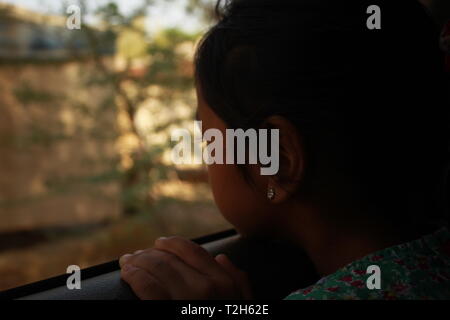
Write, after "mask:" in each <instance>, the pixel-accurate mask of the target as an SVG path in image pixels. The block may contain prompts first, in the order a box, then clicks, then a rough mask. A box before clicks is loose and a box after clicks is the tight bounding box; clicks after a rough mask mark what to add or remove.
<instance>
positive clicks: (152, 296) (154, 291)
mask: <svg viewBox="0 0 450 320" xmlns="http://www.w3.org/2000/svg"><path fill="white" fill-rule="evenodd" d="M121 277H122V279H123V280H124V281H125V282H126V283H128V284H129V285H130V287H131V289H133V291H134V293H135V294H136V295H137V296H138V297H139V299H142V300H167V299H170V295H169V294H168V292H167V291H166V290H165V289H164V288H163V286H161V283H160V282H159V281H158V280H157V279H155V278H154V277H153V276H152V275H150V274H149V273H148V272H146V271H145V270H142V269H140V268H136V267H135V266H133V265H130V264H125V265H124V266H123V268H122V270H121Z"/></svg>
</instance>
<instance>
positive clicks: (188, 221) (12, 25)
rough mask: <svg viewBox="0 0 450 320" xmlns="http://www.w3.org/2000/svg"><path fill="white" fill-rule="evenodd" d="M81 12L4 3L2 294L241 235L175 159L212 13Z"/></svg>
mask: <svg viewBox="0 0 450 320" xmlns="http://www.w3.org/2000/svg"><path fill="white" fill-rule="evenodd" d="M63 3H64V4H63ZM73 3H74V4H71V1H68V2H59V1H58V2H57V1H50V0H48V1H41V0H26V1H24V0H8V1H5V0H2V1H0V95H1V101H2V102H1V105H0V154H1V157H0V275H1V277H0V290H5V289H8V288H12V287H16V286H19V285H23V284H26V283H30V282H34V281H37V280H41V279H44V278H48V277H51V276H54V275H57V274H62V273H66V269H67V267H68V266H69V265H78V266H80V267H81V268H84V267H88V266H92V265H96V264H100V263H103V262H106V261H110V260H113V259H116V258H117V257H119V256H120V255H122V254H124V253H127V252H133V251H135V250H137V249H141V248H145V247H149V246H151V245H152V243H153V241H154V240H155V239H156V238H158V237H160V236H162V235H172V234H178V235H182V236H185V237H190V238H191V237H198V236H201V235H205V234H210V233H214V232H217V231H221V230H224V229H227V228H229V227H230V226H229V225H228V223H227V222H226V221H225V220H224V219H223V218H222V217H221V215H220V214H219V212H218V210H217V208H216V207H215V205H214V203H213V199H212V196H211V192H210V189H209V187H208V182H207V174H206V171H205V167H204V166H202V165H190V164H184V165H174V164H173V163H172V162H171V157H170V154H171V150H172V148H173V142H172V141H171V139H170V137H171V132H173V130H174V129H176V128H180V127H183V128H188V129H189V130H191V129H192V130H193V129H194V128H192V124H193V120H194V118H195V111H196V110H195V109H196V97H195V90H194V82H193V67H192V59H193V55H194V50H195V44H196V42H197V41H198V40H199V38H200V36H201V34H202V31H204V30H205V29H206V28H207V26H208V24H209V23H210V22H211V15H210V12H211V5H212V1H195V0H191V1H188V0H174V1H164V0H155V1H150V2H149V1H145V0H135V1H129V0H115V1H106V0H105V1H84V2H83V1H74V2H73Z"/></svg>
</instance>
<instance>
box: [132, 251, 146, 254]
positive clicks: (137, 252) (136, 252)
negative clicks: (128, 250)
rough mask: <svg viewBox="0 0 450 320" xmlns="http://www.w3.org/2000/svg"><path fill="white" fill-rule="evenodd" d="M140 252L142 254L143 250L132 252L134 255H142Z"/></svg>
mask: <svg viewBox="0 0 450 320" xmlns="http://www.w3.org/2000/svg"><path fill="white" fill-rule="evenodd" d="M142 252H144V250H137V251H135V252H134V254H139V253H142Z"/></svg>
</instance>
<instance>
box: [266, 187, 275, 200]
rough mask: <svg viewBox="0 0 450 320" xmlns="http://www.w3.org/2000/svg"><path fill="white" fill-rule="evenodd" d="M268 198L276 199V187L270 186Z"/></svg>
mask: <svg viewBox="0 0 450 320" xmlns="http://www.w3.org/2000/svg"><path fill="white" fill-rule="evenodd" d="M267 199H269V200H273V199H275V189H274V188H272V187H269V189H268V190H267Z"/></svg>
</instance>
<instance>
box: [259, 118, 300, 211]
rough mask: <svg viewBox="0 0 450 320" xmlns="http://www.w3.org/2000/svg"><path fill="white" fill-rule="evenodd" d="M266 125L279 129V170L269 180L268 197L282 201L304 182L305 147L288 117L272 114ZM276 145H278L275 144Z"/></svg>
mask: <svg viewBox="0 0 450 320" xmlns="http://www.w3.org/2000/svg"><path fill="white" fill-rule="evenodd" d="M265 126H267V127H268V128H270V129H278V130H279V137H280V139H279V145H278V147H279V170H278V173H277V174H276V175H274V176H269V178H268V180H267V184H268V185H267V199H268V200H269V201H270V202H271V203H274V204H276V203H282V202H284V201H286V200H287V199H289V198H290V197H291V196H292V195H293V194H294V193H295V192H296V191H297V189H298V188H299V186H300V184H301V183H302V179H303V176H304V170H305V159H306V155H305V148H304V144H303V139H302V136H301V135H300V133H299V131H298V130H297V128H296V127H295V126H294V125H293V124H292V123H291V122H290V121H289V120H288V119H286V118H284V117H281V116H272V117H270V118H268V119H266V121H265ZM275 147H276V146H275Z"/></svg>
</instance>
